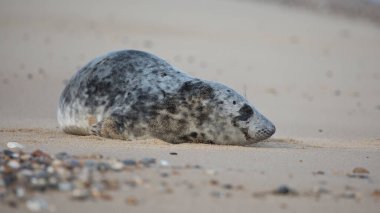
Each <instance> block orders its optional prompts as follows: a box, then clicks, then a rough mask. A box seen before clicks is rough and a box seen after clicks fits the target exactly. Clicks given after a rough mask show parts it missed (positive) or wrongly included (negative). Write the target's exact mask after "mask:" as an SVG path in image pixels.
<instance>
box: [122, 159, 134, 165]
mask: <svg viewBox="0 0 380 213" xmlns="http://www.w3.org/2000/svg"><path fill="white" fill-rule="evenodd" d="M123 164H124V165H125V166H136V165H137V162H136V161H135V160H131V159H126V160H123Z"/></svg>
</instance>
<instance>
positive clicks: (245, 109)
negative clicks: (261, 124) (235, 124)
mask: <svg viewBox="0 0 380 213" xmlns="http://www.w3.org/2000/svg"><path fill="white" fill-rule="evenodd" d="M239 114H240V116H238V118H239V120H241V121H246V120H248V118H250V117H251V116H252V115H253V109H252V107H250V106H249V105H248V104H244V106H242V107H241V108H240V110H239Z"/></svg>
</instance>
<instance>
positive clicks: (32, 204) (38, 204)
mask: <svg viewBox="0 0 380 213" xmlns="http://www.w3.org/2000/svg"><path fill="white" fill-rule="evenodd" d="M25 204H26V207H27V208H28V209H29V210H30V211H32V212H38V211H42V210H44V209H47V208H48V204H47V202H46V201H45V200H43V199H30V200H27V201H26V203H25Z"/></svg>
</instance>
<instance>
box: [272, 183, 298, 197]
mask: <svg viewBox="0 0 380 213" xmlns="http://www.w3.org/2000/svg"><path fill="white" fill-rule="evenodd" d="M273 194H276V195H297V192H296V191H295V190H294V189H292V188H289V187H288V186H287V185H282V186H279V187H278V188H277V189H275V190H273Z"/></svg>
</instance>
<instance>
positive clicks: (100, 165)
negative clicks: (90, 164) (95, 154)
mask: <svg viewBox="0 0 380 213" xmlns="http://www.w3.org/2000/svg"><path fill="white" fill-rule="evenodd" d="M96 168H97V169H98V171H100V172H106V171H108V170H109V169H110V165H109V164H108V163H105V162H100V163H98V165H97V167H96Z"/></svg>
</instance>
